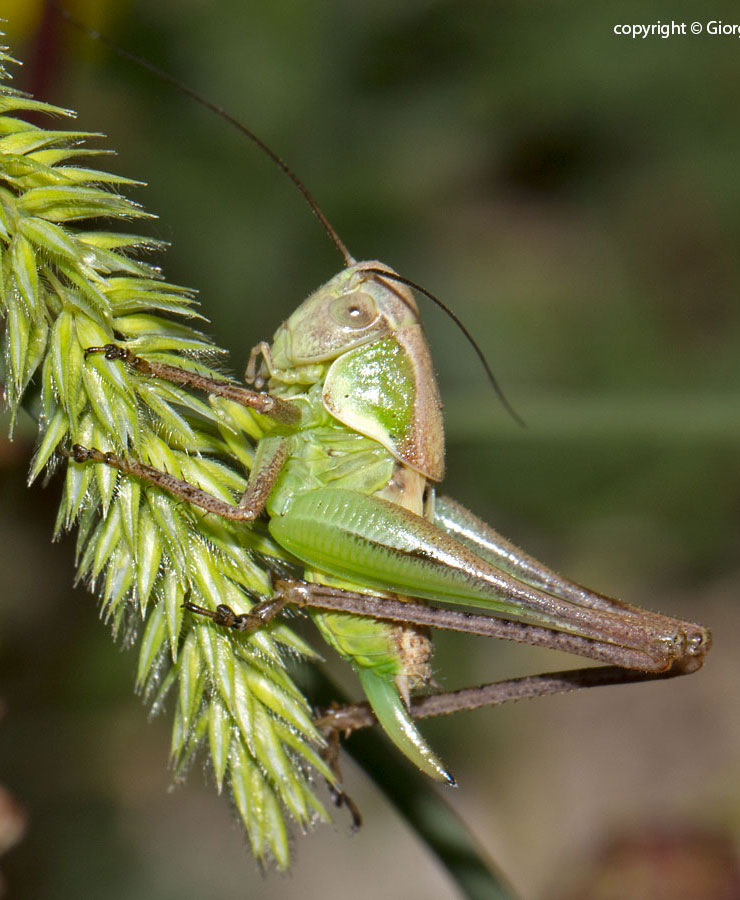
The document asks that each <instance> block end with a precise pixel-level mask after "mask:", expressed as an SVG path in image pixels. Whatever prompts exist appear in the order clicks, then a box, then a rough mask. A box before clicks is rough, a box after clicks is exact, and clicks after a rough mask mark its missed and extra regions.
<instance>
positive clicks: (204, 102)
mask: <svg viewBox="0 0 740 900" xmlns="http://www.w3.org/2000/svg"><path fill="white" fill-rule="evenodd" d="M49 2H50V4H51V7H52V8H53V9H55V10H56V11H57V12H58V13H59V15H60V16H61V17H62V18H63V19H64V20H65V21H66V22H68V23H69V24H70V25H72V26H73V27H74V28H77V29H78V30H79V31H81V32H82V33H83V34H86V35H87V36H88V37H89V38H92V40H94V41H100V43H101V44H104V45H105V46H106V47H108V49H109V50H112V51H113V52H114V53H116V54H117V55H118V56H120V57H122V58H123V59H127V60H129V62H132V63H135V64H136V65H137V66H140V67H141V68H142V69H146V70H147V72H151V73H152V75H156V76H157V77H158V78H162V79H164V80H165V81H166V82H168V83H169V84H171V85H172V86H173V87H174V88H176V89H177V90H178V91H180V92H181V93H182V94H185V96H187V97H190V99H191V100H195V102H196V103H199V104H200V105H201V106H203V107H205V108H206V109H208V110H210V111H211V112H212V113H215V114H216V115H217V116H221V118H222V119H225V120H226V121H227V122H229V123H230V124H231V125H233V127H234V128H236V129H237V130H238V131H240V132H241V133H242V134H243V135H245V136H246V137H248V138H249V140H250V141H252V143H253V144H256V145H257V147H259V149H260V150H261V151H262V152H263V153H264V154H265V155H266V156H268V157H269V158H270V159H271V160H272V161H273V162H274V163H275V165H277V166H279V167H280V168H281V169H282V170H283V172H284V173H285V174H286V175H287V176H288V178H290V180H291V181H292V182H293V184H294V185H295V186H296V187H297V188H298V190H299V191H300V192H301V193H302V194H303V196H304V198H305V200H306V202H307V203H308V205H309V206H310V207H311V209H312V211H313V213H314V215H315V216H316V218H317V219H318V220H319V222H321V224H322V226H323V228H324V231H326V233H327V234H328V235H329V238H330V239H331V241H332V243H333V244H334V246H335V247H336V248H337V250H339V252H340V253H341V254H342V256H343V257H344V264H345V265H346V266H352V265H354V264H355V262H356V260H355V259H354V257H353V256H352V254H351V253H350V252H349V250H348V249H347V247H346V245H345V243H344V241H343V240H342V239H341V238H340V237H339V235H338V234H337V232H336V231H335V230H334V228H333V227H332V225H331V222H329V220H328V219H327V218H326V216H325V215H324V213H323V212H322V210H321V208H320V207H319V205H318V203H317V202H316V201H315V200H314V198H313V197H312V196H311V193H310V191H309V190H308V188H307V187H306V185H305V184H304V183H303V182H302V181H301V179H300V178H299V177H298V176H297V175H296V174H295V172H294V171H293V170H292V169H291V168H290V166H289V165H288V164H287V163H286V162H285V160H284V159H282V158H281V157H280V156H278V155H277V153H275V151H274V150H272V149H271V148H270V147H268V146H267V144H266V143H265V142H264V141H263V140H261V139H260V138H259V137H258V136H257V135H256V134H255V133H254V132H253V131H252V130H251V129H249V128H247V126H246V125H245V124H244V123H243V122H240V121H239V120H238V119H237V118H235V117H234V116H232V115H231V113H230V112H228V111H227V110H225V109H224V108H223V107H222V106H219V105H218V104H217V103H213V102H212V101H211V100H208V99H207V98H206V97H203V96H201V95H200V94H199V93H198V92H197V91H195V90H193V88H191V87H190V86H189V85H187V84H185V82H184V81H180V80H179V78H175V76H174V75H171V74H170V73H169V72H166V71H165V70H164V69H160V68H159V66H157V65H155V64H154V63H153V62H150V61H149V60H148V59H145V58H144V57H143V56H138V55H137V54H136V53H132V52H131V51H130V50H126V49H125V48H124V47H119V46H118V44H116V43H114V42H113V41H111V40H109V39H108V38H106V37H105V35H102V34H101V33H100V32H99V31H96V30H95V29H94V28H90V27H89V26H87V25H85V24H84V23H83V22H80V21H79V19H76V18H75V17H74V16H73V15H72V14H71V13H70V12H69V11H68V10H66V9H65V8H64V7H63V6H62V5H61V4H60V3H58V2H57V0H49Z"/></svg>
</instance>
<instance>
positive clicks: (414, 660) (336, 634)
mask: <svg viewBox="0 0 740 900" xmlns="http://www.w3.org/2000/svg"><path fill="white" fill-rule="evenodd" d="M170 80H172V79H170ZM177 86H179V85H177ZM196 99H199V98H196ZM211 108H213V107H211ZM239 127H241V130H242V131H244V132H245V133H246V134H247V135H248V136H249V137H250V138H251V139H252V140H253V141H255V142H256V143H257V144H258V146H259V147H260V148H261V149H262V150H263V151H265V152H266V153H267V154H268V155H269V156H270V157H271V159H273V161H274V162H276V163H277V164H278V165H279V166H280V167H281V168H282V169H283V171H284V172H285V173H287V174H288V175H289V177H290V178H291V179H292V180H293V182H294V183H295V184H296V185H297V186H298V188H299V189H300V190H301V191H302V192H303V194H304V196H306V198H307V199H308V201H309V203H310V204H311V206H312V208H313V210H314V212H315V213H316V214H317V216H318V218H319V219H320V221H321V223H322V224H323V226H324V227H325V229H326V230H327V232H328V233H329V235H330V236H331V238H332V239H333V240H334V243H335V244H336V246H337V248H338V249H339V250H340V252H341V253H342V254H343V256H344V260H345V267H344V269H343V270H342V271H341V272H339V274H337V275H336V276H334V277H333V278H332V279H331V280H330V281H328V282H327V283H326V284H325V285H323V286H322V287H320V288H319V289H318V290H316V291H315V292H314V293H312V294H311V295H310V296H309V297H308V298H307V299H306V300H304V302H303V303H302V304H301V305H300V306H299V307H298V308H297V309H296V311H295V312H294V313H293V314H292V315H291V316H290V317H289V318H288V319H287V320H286V321H285V322H284V323H283V324H282V325H280V326H279V328H278V330H277V331H276V333H275V335H274V337H273V340H272V343H267V342H265V341H262V342H260V343H259V344H257V345H256V346H255V347H254V349H253V350H252V352H251V355H250V357H249V362H248V365H247V368H246V373H245V382H246V384H247V385H251V387H247V386H244V385H241V384H238V383H236V382H233V381H230V380H221V379H215V378H212V377H206V376H203V375H200V374H197V373H194V372H192V371H189V370H186V369H181V368H177V367H174V366H170V365H164V364H162V363H158V362H155V361H151V360H147V359H144V358H141V357H139V356H136V355H134V354H133V353H132V352H131V351H130V350H129V349H128V348H127V347H126V346H124V345H120V344H106V345H104V346H100V347H89V348H88V349H87V351H86V353H87V354H88V355H89V354H93V353H103V354H104V355H105V357H106V359H108V360H111V361H115V360H119V361H121V362H123V363H124V364H125V365H127V366H129V367H130V368H131V369H133V370H135V371H136V372H138V373H139V374H140V375H141V376H143V377H145V378H157V379H164V380H165V381H169V382H172V383H174V384H178V385H181V386H185V387H188V388H192V389H194V390H199V391H204V392H206V393H209V394H211V395H215V396H218V397H223V398H225V399H227V400H231V401H233V402H236V403H238V404H241V405H243V406H244V407H247V408H249V409H252V410H255V411H256V412H258V413H260V414H261V415H262V416H263V417H264V418H263V420H262V421H264V422H265V423H266V425H265V431H264V434H263V436H262V437H261V439H260V440H259V441H258V443H257V446H256V450H255V456H254V461H253V465H252V468H251V471H250V474H249V480H248V483H247V487H246V490H245V492H244V494H243V496H242V497H241V498H240V499H239V500H238V502H236V503H234V504H230V503H227V502H225V501H223V500H222V499H219V498H217V497H215V496H213V495H212V494H209V493H208V492H206V491H204V490H203V489H201V488H200V487H198V486H196V485H193V484H190V483H188V482H186V481H183V480H181V479H178V478H175V477H173V476H171V475H170V474H168V473H166V472H163V471H159V470H157V469H155V468H152V467H151V466H149V465H146V464H145V463H143V462H141V461H139V460H136V459H131V458H128V457H124V456H119V455H116V454H113V453H108V452H102V451H101V450H98V449H96V448H88V447H83V446H80V445H75V446H74V447H73V448H72V449H71V451H69V450H68V451H64V454H65V455H67V456H70V457H72V459H73V460H74V462H75V463H78V464H83V463H87V462H97V463H103V464H105V465H108V466H113V467H115V468H117V469H119V470H120V471H121V472H122V473H124V474H125V475H126V476H130V477H133V478H136V479H139V480H140V481H142V482H144V483H147V484H151V485H156V486H157V487H159V488H162V489H164V490H166V491H168V492H169V493H170V494H172V495H174V496H176V497H178V498H180V499H182V500H184V501H186V502H188V503H191V504H194V505H195V506H197V507H200V508H202V509H204V510H206V511H208V512H209V513H212V514H214V515H217V516H223V517H225V518H227V519H229V520H232V521H236V522H243V523H244V527H245V528H248V527H249V523H252V522H254V521H255V520H256V519H258V518H260V517H265V516H266V517H267V519H268V528H269V531H270V534H271V535H272V537H273V539H274V540H275V541H276V542H277V543H278V544H279V546H280V547H281V548H283V549H284V550H285V551H286V552H287V553H288V554H289V555H290V557H292V558H294V559H295V560H296V561H297V563H299V564H300V565H302V567H303V579H304V580H303V581H301V582H287V583H286V582H279V583H277V584H276V585H275V588H276V590H275V593H274V596H273V597H272V598H270V599H268V600H266V601H265V602H263V603H260V604H258V605H257V606H255V607H254V608H253V609H252V611H251V612H250V613H247V614H242V615H236V614H235V613H233V612H232V611H231V610H230V609H229V608H228V607H226V606H220V607H218V608H217V609H215V610H211V609H202V608H201V607H198V606H195V605H193V604H186V605H187V606H188V608H190V609H191V610H192V611H193V612H196V613H202V614H205V615H207V616H210V617H212V618H213V619H214V620H215V621H216V622H217V623H218V624H221V625H224V626H227V627H234V628H237V629H240V630H247V629H251V628H256V627H261V626H262V625H263V624H264V623H265V622H267V621H269V619H270V618H271V617H272V616H274V615H276V614H278V613H279V612H280V611H281V610H282V609H283V608H284V607H285V606H286V605H288V604H293V605H297V606H301V607H305V608H307V609H308V610H309V611H310V612H311V615H312V618H313V620H314V621H315V623H316V625H317V626H318V628H319V630H320V631H321V633H322V635H323V636H324V638H325V639H326V640H327V642H328V643H329V644H330V645H331V646H332V647H334V648H335V649H336V650H337V652H338V653H339V654H340V655H341V656H342V657H344V658H345V659H346V660H348V661H349V662H350V663H351V665H352V666H353V668H354V669H355V671H356V673H357V675H358V677H359V679H360V682H361V684H362V687H363V689H364V692H365V694H366V696H367V699H368V701H369V706H367V705H355V706H350V707H344V708H340V709H337V710H331V711H329V712H328V713H326V714H325V715H323V716H322V717H320V719H319V722H320V724H321V725H322V726H323V727H324V729H325V730H326V732H327V733H328V734H329V735H333V736H336V735H337V734H338V733H340V732H349V731H352V730H353V729H355V728H359V727H364V726H365V725H368V724H370V723H371V722H373V721H374V720H375V719H377V721H379V722H380V724H381V725H382V727H383V728H384V730H385V731H386V733H387V734H388V736H389V737H390V738H391V740H392V741H393V742H394V743H395V744H396V746H397V747H398V748H399V749H400V750H401V751H402V752H403V753H404V754H405V755H406V756H407V757H408V758H409V759H410V760H411V761H412V762H413V763H414V764H415V765H417V766H418V767H419V768H420V769H421V770H422V771H423V772H425V773H427V774H428V775H430V776H431V777H432V778H435V779H440V780H446V781H448V782H452V781H453V779H452V777H451V775H450V774H449V773H448V772H447V770H446V768H445V767H444V765H443V763H442V762H441V761H440V760H439V759H438V757H437V755H436V754H435V753H434V751H433V750H432V749H431V748H430V747H429V745H428V744H427V742H426V741H425V739H424V737H423V736H422V734H421V732H420V731H419V730H418V728H417V726H416V724H415V721H414V719H415V718H418V717H423V716H425V715H435V714H440V713H447V712H451V711H455V710H458V709H469V708H473V707H475V706H482V705H492V704H496V703H500V702H503V701H505V700H509V699H516V698H517V697H521V696H532V695H542V694H547V693H553V692H556V691H562V690H568V689H571V688H574V687H581V686H593V685H598V684H613V683H620V682H629V681H637V680H647V679H650V678H660V677H673V676H675V675H680V674H685V673H688V672H692V671H695V670H696V669H698V668H699V667H700V666H701V664H702V662H703V658H704V656H705V654H706V653H707V651H708V649H709V647H710V643H711V637H710V634H709V632H708V631H707V630H706V629H704V628H702V627H701V626H699V625H695V624H692V623H689V622H683V621H680V620H678V619H674V618H671V617H668V616H663V615H661V614H658V613H654V612H649V611H646V610H641V609H638V608H635V607H631V606H629V605H627V604H626V603H623V602H621V601H618V600H613V599H611V598H608V597H606V596H603V595H601V594H598V593H596V592H594V591H591V590H589V589H587V588H584V587H582V586H580V585H577V584H575V583H574V582H571V581H569V580H567V579H564V578H562V577H561V576H559V575H557V574H556V573H554V572H553V571H552V570H551V569H549V568H547V567H546V566H545V565H543V564H542V563H540V562H538V561H537V560H536V559H534V558H533V557H531V556H529V555H528V554H526V553H525V552H524V551H522V550H520V549H519V548H518V547H516V546H515V545H514V544H512V543H511V542H510V541H508V540H507V539H505V538H504V537H502V536H501V535H500V534H499V533H498V532H496V531H495V530H494V529H493V528H491V526H489V525H487V524H486V523H484V522H483V521H481V520H480V519H478V518H477V517H476V516H475V515H474V514H473V513H471V512H469V511H468V510H466V509H465V508H464V507H462V506H461V505H460V504H458V503H456V502H455V501H453V500H451V499H449V498H447V497H444V496H438V495H437V493H436V486H437V485H438V484H439V483H440V482H441V481H442V479H443V477H444V428H443V421H442V413H441V403H440V397H439V391H438V387H437V383H436V379H435V375H434V369H433V365H432V360H431V354H430V351H429V347H428V345H427V342H426V339H425V337H424V332H423V328H422V325H421V322H420V317H419V311H418V307H417V304H416V301H415V299H414V294H413V293H412V290H411V288H416V289H417V290H420V291H421V292H422V293H424V294H427V296H431V295H429V294H428V292H427V291H425V290H424V289H423V288H420V287H419V286H418V285H416V284H415V283H413V282H411V281H409V280H408V279H406V278H405V277H403V276H402V275H399V274H398V273H396V272H395V271H394V270H393V269H391V268H390V267H388V266H386V265H384V264H382V263H380V262H377V261H366V262H357V261H356V260H355V259H354V258H353V257H352V256H351V255H350V253H349V251H348V250H347V249H346V247H345V245H344V244H343V242H342V241H341V240H340V239H339V237H338V235H337V234H336V232H335V231H334V229H333V228H332V227H331V225H330V224H329V223H328V221H327V220H326V217H325V216H324V214H323V213H322V212H321V210H320V209H319V208H318V207H317V205H316V204H315V202H314V201H313V199H312V198H311V196H310V195H309V194H308V192H307V191H306V189H305V187H304V186H303V184H302V183H301V182H300V181H299V180H298V179H297V178H296V176H295V175H293V173H292V172H291V171H290V170H289V169H288V168H287V166H286V165H285V163H283V162H282V160H281V159H279V157H277V156H276V155H275V154H274V153H273V151H271V150H270V149H269V148H268V147H266V145H265V144H263V143H262V141H260V140H259V139H258V138H257V137H256V136H255V135H254V134H253V133H252V132H250V131H249V130H248V129H245V128H244V127H243V126H239ZM432 299H433V300H435V301H436V298H434V297H432ZM436 302H439V301H436ZM476 350H477V347H476ZM478 352H479V351H478ZM489 374H490V373H489ZM494 386H495V385H494ZM429 602H431V603H433V604H443V606H442V607H436V606H429V605H428V603H429ZM445 604H446V606H445ZM460 606H463V607H478V608H481V609H483V610H485V611H486V613H487V615H476V614H471V613H466V612H461V611H459V610H457V609H456V607H460ZM450 607H452V608H450ZM426 626H434V627H442V628H451V629H456V630H461V631H468V632H474V633H484V634H490V635H494V636H498V637H504V638H507V639H512V640H518V641H523V642H527V643H532V644H537V645H540V646H546V647H550V648H554V649H560V650H568V651H570V652H573V653H577V654H578V655H581V656H584V657H587V658H591V659H596V660H599V661H602V662H605V663H607V664H609V665H607V666H604V667H601V668H595V669H594V668H589V669H584V670H575V671H574V672H571V673H552V674H551V675H543V676H535V677H534V678H529V679H517V680H514V681H508V682H503V683H499V684H497V685H490V686H484V687H483V688H476V689H471V690H468V691H460V692H454V693H451V694H432V695H429V696H425V697H422V698H421V699H416V698H413V696H412V695H413V693H414V692H415V691H416V690H418V689H420V688H424V687H425V686H427V685H428V684H429V682H430V677H431V669H430V659H431V654H432V645H431V641H430V639H429V637H428V634H427V632H426V630H425V629H426Z"/></svg>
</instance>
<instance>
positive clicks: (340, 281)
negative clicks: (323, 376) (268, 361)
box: [272, 261, 419, 368]
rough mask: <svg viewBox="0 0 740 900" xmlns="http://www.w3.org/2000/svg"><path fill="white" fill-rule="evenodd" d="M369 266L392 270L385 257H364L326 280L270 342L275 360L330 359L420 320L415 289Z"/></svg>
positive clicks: (308, 361) (293, 363) (288, 363)
mask: <svg viewBox="0 0 740 900" xmlns="http://www.w3.org/2000/svg"><path fill="white" fill-rule="evenodd" d="M366 269H384V270H386V271H388V272H390V273H393V269H391V268H390V267H389V266H386V265H383V263H379V262H374V261H368V262H360V263H355V264H354V265H352V266H350V267H348V268H346V269H343V270H342V271H341V272H340V273H339V274H338V275H335V276H334V278H332V279H331V281H328V282H327V283H326V284H325V285H322V287H320V288H319V289H318V290H317V291H315V292H314V293H313V294H311V296H310V297H308V298H307V299H306V300H304V301H303V303H301V305H300V306H299V307H298V309H297V310H296V311H295V312H294V313H293V315H292V316H290V318H288V319H287V321H285V322H284V323H283V324H282V325H281V326H280V328H279V329H278V330H277V332H276V334H275V338H274V343H273V346H272V353H273V358H274V360H275V364H276V365H277V366H279V367H281V368H282V367H289V366H300V365H310V364H311V363H322V362H328V361H329V360H332V359H336V358H337V357H338V356H341V354H343V353H345V352H346V351H348V350H352V349H354V348H355V347H360V346H362V345H363V344H368V343H370V342H372V341H376V340H378V338H380V337H383V336H384V335H386V334H390V333H392V332H394V331H396V330H398V329H399V328H403V327H405V326H408V325H415V324H417V323H418V321H419V310H418V308H417V306H416V302H415V300H414V298H413V296H412V294H411V291H410V290H409V289H408V288H407V287H406V286H405V285H402V284H398V283H396V282H393V281H390V280H388V281H386V280H385V279H383V278H382V276H379V275H377V274H370V273H368V272H366V271H365V270H366Z"/></svg>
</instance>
